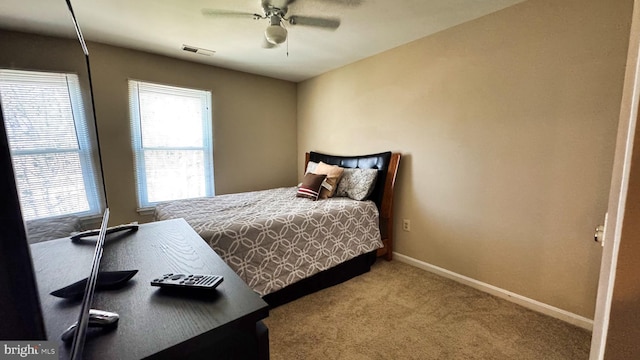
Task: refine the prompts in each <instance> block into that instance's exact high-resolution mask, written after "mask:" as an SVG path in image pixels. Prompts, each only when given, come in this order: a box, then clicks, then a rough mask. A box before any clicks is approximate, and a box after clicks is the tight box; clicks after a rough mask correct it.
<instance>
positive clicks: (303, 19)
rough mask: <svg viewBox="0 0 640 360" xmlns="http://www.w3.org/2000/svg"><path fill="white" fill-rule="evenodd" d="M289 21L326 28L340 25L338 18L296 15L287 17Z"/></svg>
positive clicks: (331, 28) (334, 27) (329, 28)
mask: <svg viewBox="0 0 640 360" xmlns="http://www.w3.org/2000/svg"><path fill="white" fill-rule="evenodd" d="M289 23H290V24H291V25H304V26H314V27H319V28H323V29H328V30H335V29H337V28H338V27H339V26H340V19H337V18H318V17H310V16H297V15H296V16H292V17H291V18H289Z"/></svg>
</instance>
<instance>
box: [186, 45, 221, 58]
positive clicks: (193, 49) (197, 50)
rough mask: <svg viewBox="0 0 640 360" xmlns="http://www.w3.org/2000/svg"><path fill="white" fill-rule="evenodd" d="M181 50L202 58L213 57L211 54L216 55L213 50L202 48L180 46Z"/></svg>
mask: <svg viewBox="0 0 640 360" xmlns="http://www.w3.org/2000/svg"><path fill="white" fill-rule="evenodd" d="M182 50H184V51H188V52H191V53H194V54H198V55H204V56H213V54H215V53H216V52H215V51H213V50H208V49H203V48H199V47H195V46H191V45H182Z"/></svg>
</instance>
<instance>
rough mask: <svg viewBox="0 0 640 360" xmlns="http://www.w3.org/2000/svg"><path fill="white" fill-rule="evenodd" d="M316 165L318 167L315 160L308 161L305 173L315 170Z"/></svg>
mask: <svg viewBox="0 0 640 360" xmlns="http://www.w3.org/2000/svg"><path fill="white" fill-rule="evenodd" d="M316 167H318V163H317V162H314V161H309V162H308V163H307V171H305V174H307V173H312V172H315V171H316Z"/></svg>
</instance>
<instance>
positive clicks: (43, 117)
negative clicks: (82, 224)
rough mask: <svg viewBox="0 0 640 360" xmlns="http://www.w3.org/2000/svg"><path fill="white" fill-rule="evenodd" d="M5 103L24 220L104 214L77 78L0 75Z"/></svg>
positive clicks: (14, 72) (28, 73)
mask: <svg viewBox="0 0 640 360" xmlns="http://www.w3.org/2000/svg"><path fill="white" fill-rule="evenodd" d="M0 102H1V104H2V111H3V115H4V119H5V128H6V130H7V137H8V139H9V148H10V149H11V158H12V162H13V171H14V174H15V178H16V184H17V186H18V192H19V197H20V204H21V207H22V216H23V217H24V219H25V220H33V219H40V218H46V217H52V216H59V215H68V214H75V215H94V214H99V213H100V212H101V201H102V200H101V199H102V194H101V193H99V192H98V186H97V184H98V179H99V178H100V176H99V172H98V171H99V168H97V167H96V166H95V165H94V161H93V159H94V156H95V155H94V147H93V144H92V140H91V139H92V137H91V136H89V127H88V124H87V120H86V116H85V111H84V107H83V105H82V97H81V95H80V85H79V82H78V76H77V75H74V74H61V73H45V72H35V71H17V70H0ZM92 129H93V128H92Z"/></svg>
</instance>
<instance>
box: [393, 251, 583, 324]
mask: <svg viewBox="0 0 640 360" xmlns="http://www.w3.org/2000/svg"><path fill="white" fill-rule="evenodd" d="M393 258H394V260H398V261H400V262H402V263H405V264H408V265H412V266H415V267H417V268H420V269H422V270H426V271H429V272H432V273H434V274H436V275H440V276H442V277H445V278H448V279H451V280H454V281H457V282H459V283H461V284H464V285H467V286H470V287H472V288H474V289H478V290H480V291H484V292H486V293H489V294H491V295H493V296H497V297H499V298H502V299H505V300H508V301H511V302H513V303H516V304H518V305H520V306H524V307H526V308H527V309H530V310H533V311H537V312H539V313H542V314H545V315H548V316H551V317H554V318H556V319H559V320H562V321H565V322H568V323H570V324H573V325H575V326H578V327H581V328H583V329H586V330H589V331H593V320H591V319H587V318H585V317H582V316H580V315H577V314H574V313H571V312H568V311H566V310H562V309H559V308H557V307H554V306H551V305H547V304H545V303H542V302H540V301H537V300H533V299H530V298H528V297H525V296H522V295H518V294H516V293H512V292H511V291H507V290H504V289H501V288H499V287H496V286H493V285H489V284H487V283H483V282H482V281H478V280H475V279H472V278H470V277H467V276H464V275H460V274H457V273H454V272H453V271H449V270H446V269H443V268H441V267H438V266H435V265H431V264H429V263H426V262H424V261H420V260H417V259H414V258H412V257H409V256H406V255H402V254H398V253H397V252H394V253H393Z"/></svg>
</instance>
